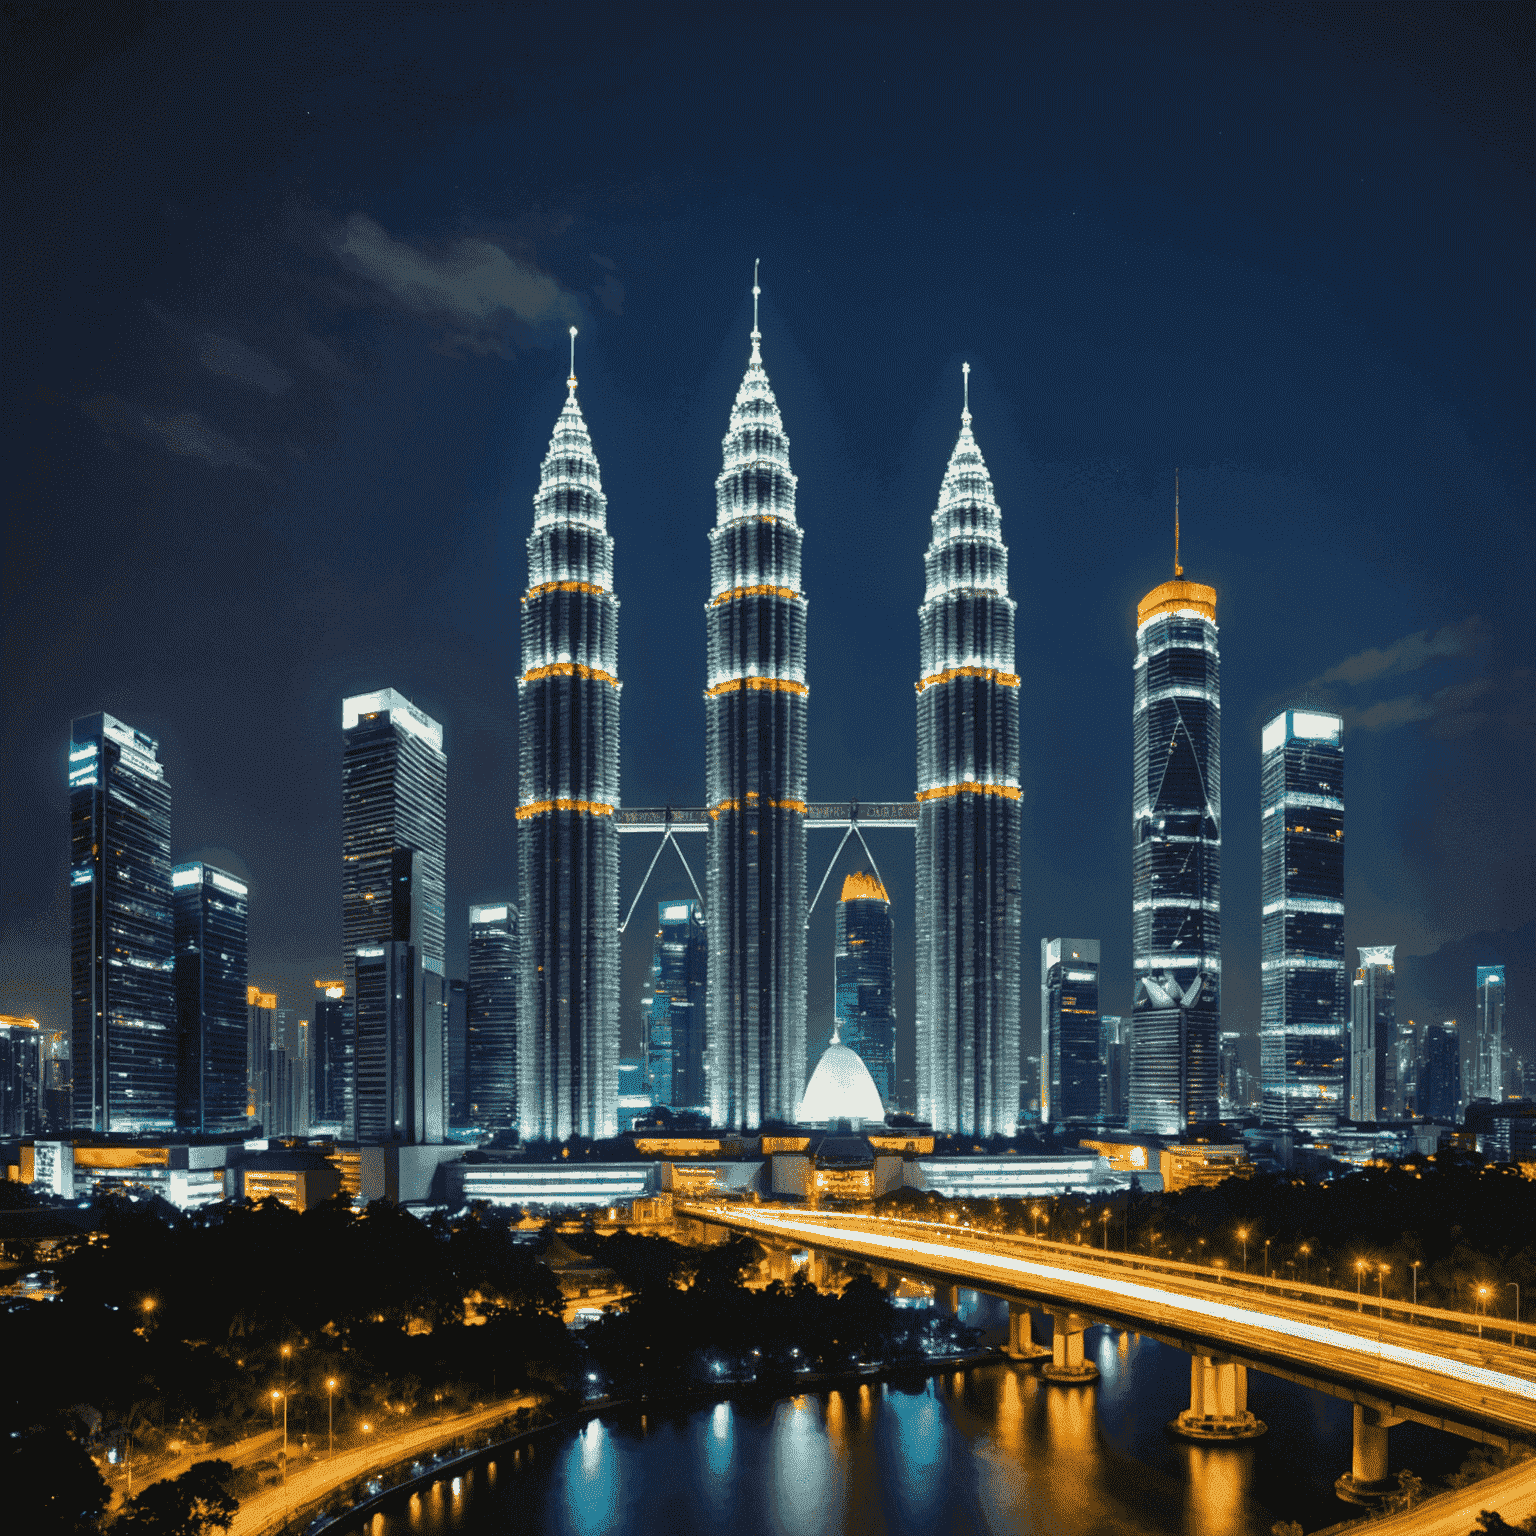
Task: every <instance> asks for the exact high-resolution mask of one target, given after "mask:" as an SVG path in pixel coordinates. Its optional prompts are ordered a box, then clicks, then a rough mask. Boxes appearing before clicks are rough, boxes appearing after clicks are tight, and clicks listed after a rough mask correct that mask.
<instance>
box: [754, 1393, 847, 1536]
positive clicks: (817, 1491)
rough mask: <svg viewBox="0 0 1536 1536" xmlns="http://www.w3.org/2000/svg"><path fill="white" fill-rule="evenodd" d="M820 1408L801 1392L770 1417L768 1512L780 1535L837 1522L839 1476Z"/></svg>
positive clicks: (811, 1532) (801, 1535)
mask: <svg viewBox="0 0 1536 1536" xmlns="http://www.w3.org/2000/svg"><path fill="white" fill-rule="evenodd" d="M818 1406H819V1405H818V1404H816V1403H814V1402H810V1401H808V1400H807V1399H806V1398H805V1397H803V1396H802V1397H797V1398H795V1400H794V1401H793V1402H792V1403H781V1404H780V1405H779V1407H778V1408H777V1410H776V1411H775V1412H774V1415H773V1430H772V1450H771V1455H772V1460H773V1475H772V1488H773V1502H772V1513H773V1520H774V1524H775V1526H776V1527H777V1528H778V1530H779V1531H781V1532H783V1533H784V1536H790V1533H791V1532H792V1533H793V1536H815V1533H816V1532H818V1531H831V1530H833V1529H835V1528H837V1525H838V1522H837V1520H836V1511H835V1508H834V1506H835V1504H836V1503H837V1500H835V1499H834V1494H835V1493H836V1492H837V1491H838V1489H839V1487H840V1484H841V1478H840V1476H839V1469H838V1467H837V1466H836V1464H835V1461H834V1458H833V1455H832V1447H831V1445H830V1444H829V1443H828V1441H827V1435H826V1430H825V1429H824V1427H823V1425H822V1422H821V1415H820V1414H819V1413H818V1412H817V1408H818Z"/></svg>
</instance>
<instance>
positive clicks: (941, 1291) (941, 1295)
mask: <svg viewBox="0 0 1536 1536" xmlns="http://www.w3.org/2000/svg"><path fill="white" fill-rule="evenodd" d="M933 1304H934V1306H935V1307H937V1308H938V1309H939V1311H940V1312H947V1313H949V1315H950V1316H951V1317H953V1316H954V1315H955V1313H957V1312H958V1311H959V1310H960V1287H959V1286H958V1285H935V1286H934V1288H933Z"/></svg>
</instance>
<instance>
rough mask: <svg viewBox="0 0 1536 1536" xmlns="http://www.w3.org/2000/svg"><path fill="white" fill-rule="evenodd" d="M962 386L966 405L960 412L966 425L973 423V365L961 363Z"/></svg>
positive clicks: (961, 418)
mask: <svg viewBox="0 0 1536 1536" xmlns="http://www.w3.org/2000/svg"><path fill="white" fill-rule="evenodd" d="M960 388H961V389H962V390H963V391H964V400H965V405H964V407H963V409H962V410H961V412H960V420H961V422H963V423H964V425H966V426H970V424H971V365H970V364H969V363H961V364H960Z"/></svg>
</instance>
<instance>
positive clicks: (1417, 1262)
mask: <svg viewBox="0 0 1536 1536" xmlns="http://www.w3.org/2000/svg"><path fill="white" fill-rule="evenodd" d="M1423 1262H1424V1261H1423V1259H1415V1260H1414V1261H1413V1263H1411V1264H1410V1265H1409V1266H1408V1267H1409V1269H1411V1270H1412V1271H1413V1304H1414V1306H1415V1307H1417V1306H1418V1304H1419V1265H1420V1264H1422V1263H1423Z"/></svg>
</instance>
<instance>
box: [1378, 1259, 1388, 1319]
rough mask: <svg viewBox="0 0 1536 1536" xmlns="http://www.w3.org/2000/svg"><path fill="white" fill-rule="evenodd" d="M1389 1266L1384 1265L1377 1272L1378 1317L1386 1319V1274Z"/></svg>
mask: <svg viewBox="0 0 1536 1536" xmlns="http://www.w3.org/2000/svg"><path fill="white" fill-rule="evenodd" d="M1388 1267H1389V1266H1388V1265H1386V1264H1382V1265H1380V1266H1379V1267H1378V1268H1377V1270H1376V1316H1377V1317H1380V1318H1384V1317H1386V1315H1387V1302H1386V1295H1385V1289H1386V1273H1387V1269H1388Z"/></svg>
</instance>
